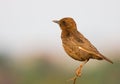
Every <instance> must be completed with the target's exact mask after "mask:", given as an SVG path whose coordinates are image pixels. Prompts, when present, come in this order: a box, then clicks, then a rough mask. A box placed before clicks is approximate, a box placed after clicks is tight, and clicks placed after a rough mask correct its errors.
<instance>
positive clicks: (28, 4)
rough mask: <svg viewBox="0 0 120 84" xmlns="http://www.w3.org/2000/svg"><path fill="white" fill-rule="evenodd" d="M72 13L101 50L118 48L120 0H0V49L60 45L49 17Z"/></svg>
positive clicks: (54, 17) (48, 47)
mask: <svg viewBox="0 0 120 84" xmlns="http://www.w3.org/2000/svg"><path fill="white" fill-rule="evenodd" d="M63 17H72V18H74V20H75V21H76V23H77V26H78V30H79V31H80V32H81V33H82V34H83V35H85V36H86V37H87V38H88V39H89V40H90V41H91V42H92V43H93V44H94V45H95V46H97V47H98V49H100V50H101V51H102V52H104V50H105V51H106V52H107V51H109V50H108V49H113V50H118V51H119V50H120V0H59V1H58V0H0V50H1V51H4V50H5V51H6V50H8V51H11V52H26V51H32V50H41V51H44V50H48V51H49V50H55V49H54V48H61V40H60V32H61V30H60V28H59V26H58V25H56V24H54V23H53V22H52V20H55V19H61V18H63Z"/></svg>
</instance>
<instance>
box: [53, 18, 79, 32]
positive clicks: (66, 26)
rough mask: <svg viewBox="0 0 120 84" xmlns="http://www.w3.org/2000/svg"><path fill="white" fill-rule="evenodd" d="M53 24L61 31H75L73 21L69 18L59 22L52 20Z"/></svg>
mask: <svg viewBox="0 0 120 84" xmlns="http://www.w3.org/2000/svg"><path fill="white" fill-rule="evenodd" d="M53 22H55V23H57V24H59V26H60V28H61V29H62V30H76V29H77V28H76V23H75V21H74V20H73V19H72V18H70V17H66V18H62V19H60V20H53Z"/></svg>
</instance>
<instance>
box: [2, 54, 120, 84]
mask: <svg viewBox="0 0 120 84" xmlns="http://www.w3.org/2000/svg"><path fill="white" fill-rule="evenodd" d="M48 56H49V55H48ZM39 57H40V58H39ZM42 57H43V58H42ZM44 57H45V58H44ZM46 57H47V56H45V55H44V56H39V55H38V56H37V57H36V58H31V59H28V58H27V59H21V60H19V61H16V60H13V59H10V58H8V57H6V56H5V54H4V55H3V54H1V56H0V84H73V81H67V80H68V79H70V78H72V77H73V76H74V75H75V70H76V68H77V67H78V66H79V62H77V63H75V62H74V60H72V61H73V63H69V62H68V63H69V64H67V63H66V62H64V61H62V60H61V59H59V60H61V62H58V63H57V64H56V62H54V60H55V61H56V60H57V59H54V60H50V59H49V58H46ZM60 63H61V64H60ZM93 65H94V66H93ZM119 78H120V63H119V62H116V61H114V64H110V63H107V62H105V61H100V62H99V61H94V60H90V62H88V63H87V64H86V65H85V66H84V68H83V71H82V76H81V77H80V78H78V79H77V83H76V84H119V83H120V80H119Z"/></svg>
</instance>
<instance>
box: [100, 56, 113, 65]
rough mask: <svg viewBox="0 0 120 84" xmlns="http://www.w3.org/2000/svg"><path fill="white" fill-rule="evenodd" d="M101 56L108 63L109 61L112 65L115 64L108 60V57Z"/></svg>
mask: <svg viewBox="0 0 120 84" xmlns="http://www.w3.org/2000/svg"><path fill="white" fill-rule="evenodd" d="M101 56H102V58H103V59H105V60H106V61H108V62H110V63H112V64H113V62H112V61H111V60H110V59H108V58H107V57H105V56H103V55H101Z"/></svg>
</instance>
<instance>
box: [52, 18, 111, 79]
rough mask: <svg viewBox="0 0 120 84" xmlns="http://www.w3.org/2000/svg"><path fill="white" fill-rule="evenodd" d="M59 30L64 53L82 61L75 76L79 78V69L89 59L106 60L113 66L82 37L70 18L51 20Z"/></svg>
mask: <svg viewBox="0 0 120 84" xmlns="http://www.w3.org/2000/svg"><path fill="white" fill-rule="evenodd" d="M53 22H54V23H57V24H58V25H59V26H60V29H61V31H62V32H61V39H62V45H63V48H64V50H65V52H66V53H67V54H68V55H69V56H70V57H72V58H73V59H75V60H78V61H82V62H83V63H82V64H80V66H79V67H78V68H77V69H76V72H75V73H76V76H75V77H74V80H75V79H76V78H77V77H80V76H81V69H82V67H83V65H85V64H86V63H87V62H88V61H89V59H97V60H106V61H108V62H110V63H112V64H113V62H112V61H111V60H110V59H108V58H107V57H105V56H104V55H102V54H101V53H100V52H99V51H98V50H97V49H96V47H94V45H93V44H92V43H91V42H90V41H89V40H88V39H87V38H85V37H84V36H83V34H82V33H80V32H79V31H78V29H77V25H76V22H75V21H74V19H73V18H71V17H64V18H62V19H60V20H53Z"/></svg>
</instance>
